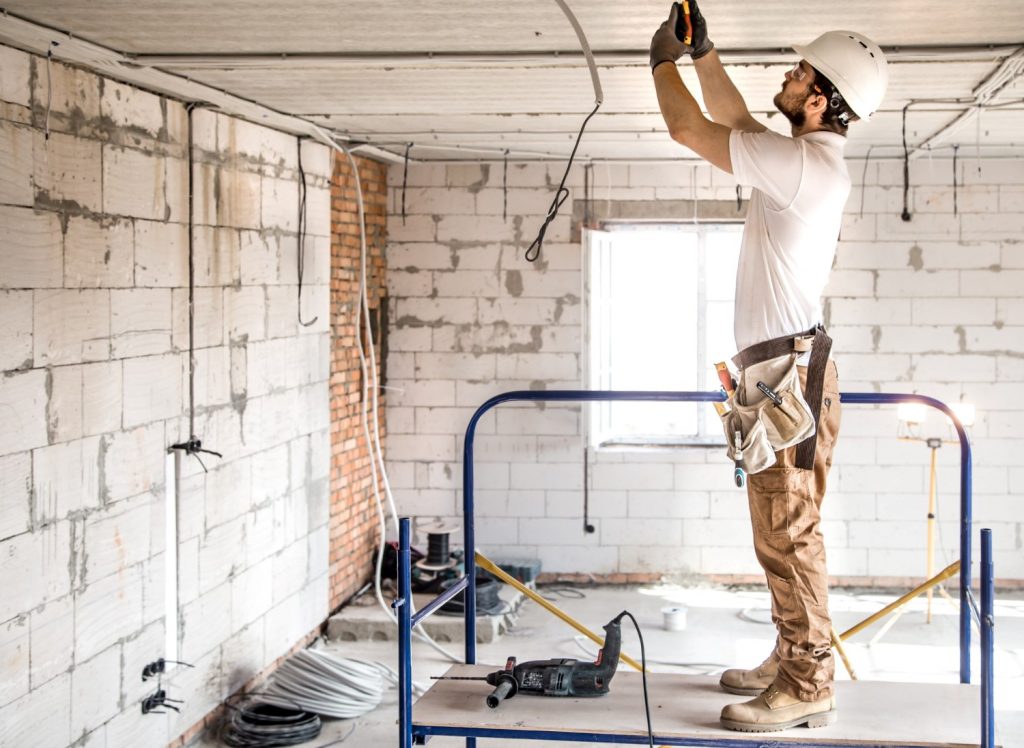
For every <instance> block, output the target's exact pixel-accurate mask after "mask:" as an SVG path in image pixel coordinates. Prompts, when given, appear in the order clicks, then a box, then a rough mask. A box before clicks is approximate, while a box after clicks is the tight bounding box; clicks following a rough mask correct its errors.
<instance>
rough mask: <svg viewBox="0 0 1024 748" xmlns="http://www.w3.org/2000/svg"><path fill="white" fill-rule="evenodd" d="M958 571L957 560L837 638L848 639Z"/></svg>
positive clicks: (958, 563) (958, 564)
mask: <svg viewBox="0 0 1024 748" xmlns="http://www.w3.org/2000/svg"><path fill="white" fill-rule="evenodd" d="M958 571H960V562H959V561H954V562H953V563H951V564H950V565H949V566H947V567H946V568H945V569H943V570H942V571H940V572H939V573H938V574H936V575H935V576H934V577H932V578H931V579H929V580H928V581H927V582H924V583H923V584H921V585H919V586H917V587H915V588H914V589H912V590H911V591H910V592H908V593H907V594H905V595H904V596H903V597H901V598H900V599H899V600H896V601H895V602H892V603H889V604H888V605H886V606H885V607H884V608H882V609H881V610H880V611H878V612H877V613H875V614H874V615H870V616H868V617H867V618H865V619H864V620H863V621H861V622H860V623H858V624H857V625H856V626H854V627H853V628H851V629H848V630H846V631H844V632H843V633H841V634H840V635H839V638H840V639H842V640H843V641H846V640H847V639H849V638H850V637H851V636H853V635H854V634H856V633H857V632H859V631H863V630H864V629H866V628H867V627H868V626H870V625H871V624H872V623H874V622H875V621H877V620H878V619H879V618H884V617H885V616H887V615H889V613H892V612H893V611H894V610H896V609H897V608H899V607H901V606H903V605H906V604H907V603H909V602H910V601H911V600H913V599H914V598H915V597H917V596H918V595H920V594H921V593H922V592H924V591H925V590H930V589H931V588H932V587H934V586H935V585H937V584H940V583H942V582H945V581H946V580H947V579H949V578H950V577H951V576H953V575H954V574H956V573H957V572H958Z"/></svg>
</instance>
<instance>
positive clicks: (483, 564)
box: [473, 551, 644, 673]
mask: <svg viewBox="0 0 1024 748" xmlns="http://www.w3.org/2000/svg"><path fill="white" fill-rule="evenodd" d="M473 557H474V558H475V559H476V565H477V566H479V567H480V568H481V569H485V570H486V571H489V572H490V573H491V574H493V575H494V576H496V577H497V578H498V579H500V580H501V581H502V582H504V583H505V584H508V585H511V586H512V587H515V588H516V589H517V590H519V591H520V592H522V593H523V594H524V595H526V596H527V597H528V598H530V599H531V600H533V601H534V602H535V603H537V604H538V605H540V606H541V607H542V608H544V609H545V610H547V611H548V612H550V613H554V614H555V615H556V616H558V617H559V618H561V619H562V620H563V621H565V622H566V623H568V624H569V625H570V626H572V627H573V628H574V629H576V630H577V631H579V632H580V633H581V634H583V635H584V636H586V637H587V638H588V639H590V640H591V641H592V642H594V643H595V644H598V645H599V646H602V647H603V646H604V639H602V638H601V637H600V636H598V635H597V634H595V633H594V632H593V631H591V630H590V629H588V628H587V627H586V626H584V625H583V624H582V623H580V622H579V621H577V620H576V619H575V618H573V617H572V616H570V615H568V614H567V613H564V612H562V611H561V610H559V609H558V608H557V607H555V606H554V605H552V604H551V603H550V602H548V601H547V600H545V599H544V598H543V597H541V596H540V595H538V594H537V593H536V592H534V591H533V590H531V589H530V588H529V587H527V586H526V585H525V584H523V583H522V582H520V581H519V580H518V579H516V578H515V577H513V576H510V575H508V574H506V573H505V572H504V571H502V570H501V569H500V568H499V567H498V565H497V564H495V563H494V562H493V561H491V560H490V559H489V558H487V557H486V556H484V555H483V554H482V553H480V551H476V552H475V553H474V554H473ZM619 659H620V660H622V661H623V662H625V663H626V664H627V665H629V666H630V667H632V668H634V669H636V670H637V671H638V672H641V673H642V672H643V670H644V669H643V668H642V667H641V666H640V663H639V662H637V661H636V660H634V659H633V658H632V657H630V656H629V655H627V654H626V653H624V652H622V651H621V650H620V652H619Z"/></svg>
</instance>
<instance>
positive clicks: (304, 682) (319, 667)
mask: <svg viewBox="0 0 1024 748" xmlns="http://www.w3.org/2000/svg"><path fill="white" fill-rule="evenodd" d="M397 683H398V674H397V673H396V672H395V671H394V670H392V669H391V668H390V667H388V666H387V665H384V664H383V663H380V662H370V661H369V660H360V659H356V658H350V657H338V656H336V655H332V654H331V653H329V652H324V651H321V650H315V649H303V650H299V651H298V652H296V653H295V654H294V655H292V656H291V657H289V658H288V659H287V660H286V661H285V662H284V663H283V664H282V665H281V667H279V668H278V669H277V672H275V673H274V677H273V679H272V680H271V682H270V684H269V685H268V686H267V687H266V688H265V689H264V691H263V694H262V695H261V697H260V698H261V700H262V701H265V702H267V703H269V704H273V705H275V706H285V707H295V706H299V707H302V708H303V709H305V710H306V711H309V712H315V713H316V714H319V715H321V716H324V717H336V718H338V719H351V718H353V717H358V716H360V715H362V714H366V713H367V712H369V711H371V710H372V709H374V708H375V707H376V706H377V705H378V704H379V703H380V701H381V698H382V697H383V695H384V692H385V691H386V690H387V689H388V687H389V686H390V685H397ZM412 685H413V693H414V694H416V695H420V694H422V693H423V691H424V689H423V687H422V686H421V685H419V684H417V683H413V684H412Z"/></svg>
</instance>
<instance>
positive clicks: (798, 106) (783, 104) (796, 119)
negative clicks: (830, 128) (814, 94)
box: [772, 91, 811, 129]
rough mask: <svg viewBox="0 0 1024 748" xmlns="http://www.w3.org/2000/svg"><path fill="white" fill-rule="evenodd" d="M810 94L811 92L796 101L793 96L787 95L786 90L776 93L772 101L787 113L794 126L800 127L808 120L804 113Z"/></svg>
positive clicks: (776, 106) (783, 112)
mask: <svg viewBox="0 0 1024 748" xmlns="http://www.w3.org/2000/svg"><path fill="white" fill-rule="evenodd" d="M810 96H811V94H810V92H808V94H807V95H806V96H804V97H803V98H802V99H800V101H794V99H793V98H792V97H787V96H786V93H785V91H779V92H778V93H777V94H775V98H774V99H773V101H772V103H773V104H775V108H776V109H778V110H779V111H780V112H782V114H783V115H785V117H786V119H788V120H789V123H790V124H791V125H793V127H795V128H797V129H800V128H801V127H803V126H804V124H805V123H806V122H807V115H806V114H804V104H805V103H807V99H809V98H810Z"/></svg>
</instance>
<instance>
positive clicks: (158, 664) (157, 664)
mask: <svg viewBox="0 0 1024 748" xmlns="http://www.w3.org/2000/svg"><path fill="white" fill-rule="evenodd" d="M168 665H184V666H185V667H195V665H190V664H189V663H187V662H182V661H181V660H165V659H164V658H163V657H161V658H159V659H156V660H153V662H150V663H147V664H146V666H145V667H144V668H142V680H149V679H150V678H152V677H154V676H157V677H159V676H161V675H163V674H164V673H165V672H167V666H168Z"/></svg>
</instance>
